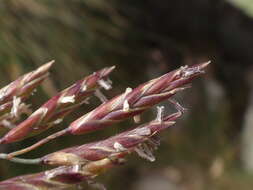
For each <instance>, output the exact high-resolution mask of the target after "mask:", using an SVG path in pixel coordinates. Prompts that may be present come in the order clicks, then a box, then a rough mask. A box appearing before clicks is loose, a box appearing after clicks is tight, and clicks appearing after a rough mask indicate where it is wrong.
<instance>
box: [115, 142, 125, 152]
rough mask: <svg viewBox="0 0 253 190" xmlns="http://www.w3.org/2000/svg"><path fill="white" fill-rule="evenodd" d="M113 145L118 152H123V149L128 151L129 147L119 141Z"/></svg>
mask: <svg viewBox="0 0 253 190" xmlns="http://www.w3.org/2000/svg"><path fill="white" fill-rule="evenodd" d="M113 147H114V148H115V150H116V151H117V152H122V151H126V150H127V149H126V148H125V147H124V146H123V145H122V144H120V143H119V142H115V143H114V144H113Z"/></svg>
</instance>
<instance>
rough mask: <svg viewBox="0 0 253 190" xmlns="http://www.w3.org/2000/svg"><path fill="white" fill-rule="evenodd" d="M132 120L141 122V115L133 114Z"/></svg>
mask: <svg viewBox="0 0 253 190" xmlns="http://www.w3.org/2000/svg"><path fill="white" fill-rule="evenodd" d="M134 122H135V123H140V122H141V115H135V116H134Z"/></svg>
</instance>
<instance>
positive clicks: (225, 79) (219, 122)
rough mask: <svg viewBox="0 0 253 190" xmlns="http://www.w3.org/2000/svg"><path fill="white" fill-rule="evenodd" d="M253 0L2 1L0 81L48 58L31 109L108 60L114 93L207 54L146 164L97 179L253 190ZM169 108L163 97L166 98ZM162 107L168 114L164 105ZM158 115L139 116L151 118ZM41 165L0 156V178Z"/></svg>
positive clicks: (142, 187)
mask: <svg viewBox="0 0 253 190" xmlns="http://www.w3.org/2000/svg"><path fill="white" fill-rule="evenodd" d="M252 50H253V2H252V1H251V0H227V1H226V0H187V1H186V0H177V1H165V0H164V1H154V0H138V1H136V0H129V1H120V0H72V1H70V0H61V1H51V0H43V1H42V0H41V1H40V0H37V1H36V0H8V1H2V2H1V4H0V79H1V80H0V85H1V86H4V85H6V84H8V83H9V82H10V81H12V80H14V79H15V78H16V77H18V76H20V75H21V74H23V73H25V72H28V71H30V70H32V69H34V68H36V67H38V66H39V65H41V64H43V63H45V62H47V61H50V60H52V59H54V60H55V61H56V63H55V64H54V66H53V69H52V71H51V75H50V79H48V80H46V81H45V82H44V83H43V85H42V86H41V87H40V88H39V89H38V92H37V93H36V94H35V95H34V96H32V97H31V98H30V99H29V103H32V105H33V109H36V108H38V107H39V106H40V105H41V104H42V103H43V102H45V101H46V100H47V99H48V98H49V97H51V96H52V95H54V94H55V93H56V92H57V91H59V90H61V89H64V88H66V87H68V86H69V85H70V84H72V83H73V82H74V81H76V80H78V79H80V78H82V77H83V76H85V75H87V74H89V73H92V72H93V71H95V70H97V69H100V68H102V67H105V66H110V65H116V66H117V69H116V71H115V72H114V73H113V74H112V77H111V79H112V80H113V81H114V88H113V90H111V91H108V92H106V95H107V97H113V96H115V95H116V94H118V93H120V92H122V91H124V89H125V88H126V87H129V86H130V87H135V86H136V85H138V84H140V83H142V82H144V81H146V80H148V79H151V78H153V77H156V76H159V75H161V74H163V73H165V72H168V71H169V70H172V69H174V68H177V67H179V66H181V65H185V64H188V65H191V64H195V63H200V62H203V61H207V60H211V61H212V64H211V66H210V67H209V68H208V72H207V74H206V75H205V76H204V77H202V78H201V79H198V80H195V81H194V84H193V88H191V89H190V90H186V91H184V92H183V93H181V94H180V95H179V96H177V100H179V101H180V103H181V104H183V105H184V106H185V107H187V108H188V109H189V111H188V113H187V114H186V115H185V116H184V117H183V119H182V120H181V121H180V122H178V123H177V125H176V126H175V127H173V128H171V129H169V130H167V131H166V132H165V133H164V134H163V135H162V146H161V147H160V149H159V150H158V151H157V152H156V153H155V154H156V157H157V160H156V162H155V163H149V162H147V161H145V160H143V159H141V158H139V157H137V156H133V155H132V156H130V157H129V159H128V162H127V164H126V165H124V166H122V167H119V168H115V169H113V170H111V171H110V172H108V173H107V174H106V175H103V176H101V177H100V178H99V179H98V180H99V181H100V182H103V183H104V184H106V186H107V187H108V189H110V190H116V189H121V190H125V189H127V190H153V189H156V190H202V189H205V190H209V189H210V190H213V189H215V190H216V189H217V190H223V189H229V190H235V189H239V188H240V189H243V190H251V189H252V187H253V180H252V179H253V126H252V125H253V94H252V87H253V85H252V84H253V67H252V66H253V64H252V63H253V53H252ZM99 104H100V102H99V101H98V100H97V99H96V98H93V100H92V104H90V105H83V106H82V107H81V108H80V109H78V110H77V111H76V112H75V113H73V114H71V115H70V116H69V117H68V118H67V119H65V122H63V123H62V124H61V125H59V126H58V127H56V128H55V129H52V130H50V131H49V132H47V133H45V134H42V135H39V136H37V137H34V138H31V139H27V140H25V141H22V142H20V143H16V144H12V145H9V146H2V147H0V149H1V151H2V152H10V151H12V150H17V149H20V148H22V147H24V146H27V145H28V144H32V143H34V142H36V141H37V140H38V139H41V138H43V137H45V136H47V135H48V134H50V133H52V132H53V131H58V130H59V129H60V128H64V127H66V126H67V125H68V124H69V123H70V122H71V121H73V120H74V119H76V118H78V117H79V116H81V115H83V114H84V113H86V112H87V111H90V110H92V108H94V107H95V106H96V105H99ZM165 104H166V105H168V103H165ZM167 111H168V112H173V111H174V109H173V108H172V107H171V106H167ZM154 117H155V113H152V112H150V113H147V114H145V117H144V118H143V122H144V121H149V120H151V119H152V118H154ZM131 125H133V122H132V121H130V120H129V121H126V122H123V123H121V124H119V125H118V126H116V127H114V128H109V129H106V130H103V131H99V132H96V133H93V134H89V135H83V136H78V137H71V136H66V137H62V138H59V139H57V140H55V141H53V142H50V143H49V144H47V145H45V146H43V147H42V148H39V149H38V150H36V151H33V152H31V153H29V154H26V155H25V157H29V158H36V157H38V156H40V155H44V154H46V153H49V152H53V151H56V150H59V149H61V148H64V147H68V146H71V145H75V144H83V143H85V142H89V141H92V140H96V139H102V138H105V137H108V136H110V135H112V134H116V133H118V132H120V131H122V130H125V129H126V128H127V127H128V126H131ZM44 169H46V167H41V166H37V167H36V166H25V165H20V164H12V163H9V162H7V161H2V160H1V162H0V180H4V179H7V178H10V177H13V176H17V175H20V174H26V173H31V172H38V171H41V170H44Z"/></svg>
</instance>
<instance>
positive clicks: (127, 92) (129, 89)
mask: <svg viewBox="0 0 253 190" xmlns="http://www.w3.org/2000/svg"><path fill="white" fill-rule="evenodd" d="M132 91H133V89H132V88H130V87H127V88H126V91H125V94H126V95H127V94H129V93H130V92H132Z"/></svg>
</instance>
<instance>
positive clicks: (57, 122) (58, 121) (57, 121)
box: [54, 118, 63, 125]
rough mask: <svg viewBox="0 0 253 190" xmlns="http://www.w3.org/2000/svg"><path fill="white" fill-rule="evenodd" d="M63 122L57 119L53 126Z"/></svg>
mask: <svg viewBox="0 0 253 190" xmlns="http://www.w3.org/2000/svg"><path fill="white" fill-rule="evenodd" d="M62 121H63V119H62V118H59V119H56V120H55V121H54V124H56V125H57V124H59V123H61V122H62Z"/></svg>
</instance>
